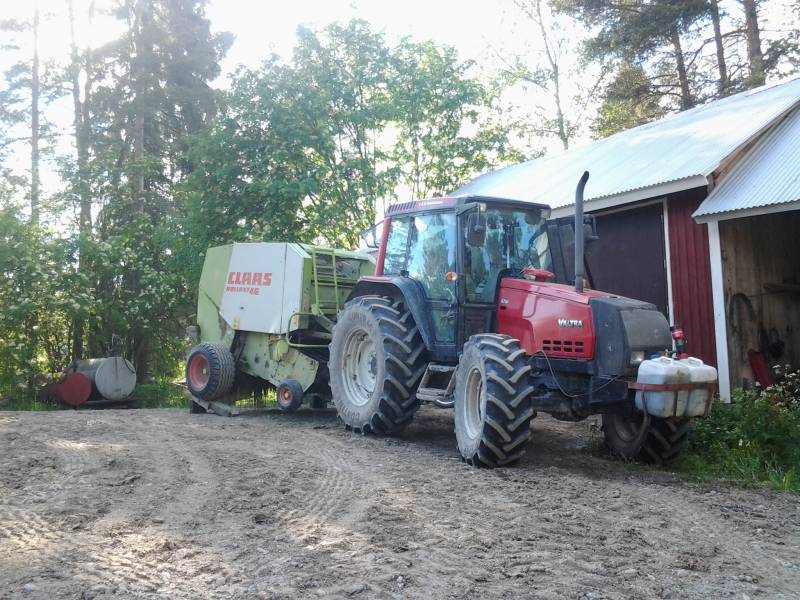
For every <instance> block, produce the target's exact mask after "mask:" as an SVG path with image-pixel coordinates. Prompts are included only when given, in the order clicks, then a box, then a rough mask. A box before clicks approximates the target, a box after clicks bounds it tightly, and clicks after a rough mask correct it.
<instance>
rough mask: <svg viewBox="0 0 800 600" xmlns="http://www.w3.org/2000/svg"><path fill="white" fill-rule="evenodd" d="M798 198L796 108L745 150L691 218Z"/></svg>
mask: <svg viewBox="0 0 800 600" xmlns="http://www.w3.org/2000/svg"><path fill="white" fill-rule="evenodd" d="M796 200H800V109H795V110H794V112H792V113H791V114H790V115H789V116H788V117H786V118H785V119H784V120H783V121H782V122H781V123H780V124H779V125H778V126H777V127H775V129H773V130H772V131H770V132H769V133H767V134H766V135H765V136H764V137H763V138H761V139H760V140H758V142H756V144H755V145H754V146H753V147H752V148H751V149H750V150H748V151H747V153H746V154H745V155H744V157H743V158H742V159H741V160H740V161H739V162H737V163H736V167H735V168H734V169H732V170H731V172H730V173H729V174H728V175H725V176H723V177H722V178H721V179H720V182H719V185H717V187H715V188H714V190H713V191H712V192H711V193H710V194H709V196H708V198H706V199H705V200H704V201H703V203H702V204H701V205H700V206H699V208H698V209H697V211H695V213H694V214H693V215H692V216H693V217H695V218H701V217H704V216H709V215H714V214H719V213H725V212H730V211H735V210H746V209H750V208H760V207H764V206H772V205H776V204H784V203H786V202H794V201H796Z"/></svg>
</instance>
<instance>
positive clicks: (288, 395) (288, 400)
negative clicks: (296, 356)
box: [275, 379, 304, 413]
mask: <svg viewBox="0 0 800 600" xmlns="http://www.w3.org/2000/svg"><path fill="white" fill-rule="evenodd" d="M303 395H304V394H303V386H301V385H300V383H299V382H297V381H295V380H294V379H287V380H286V381H284V382H283V383H281V384H280V385H279V386H278V391H277V394H276V396H275V397H276V398H277V402H278V408H280V409H281V412H285V413H293V412H295V411H297V409H298V408H300V407H301V406H302V405H303Z"/></svg>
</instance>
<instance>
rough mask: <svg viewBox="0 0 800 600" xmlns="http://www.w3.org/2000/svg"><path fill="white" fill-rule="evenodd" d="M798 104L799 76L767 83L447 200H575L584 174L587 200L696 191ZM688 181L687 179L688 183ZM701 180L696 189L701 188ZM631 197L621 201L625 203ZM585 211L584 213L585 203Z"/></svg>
mask: <svg viewBox="0 0 800 600" xmlns="http://www.w3.org/2000/svg"><path fill="white" fill-rule="evenodd" d="M798 103H800V79H794V80H792V81H788V82H784V83H781V84H773V85H768V86H764V87H761V88H757V89H755V90H750V91H748V92H743V93H741V94H736V95H735V96H730V97H728V98H724V99H722V100H717V101H715V102H711V103H709V104H704V105H702V106H698V107H696V108H693V109H692V110H687V111H685V112H682V113H677V114H675V115H671V116H669V117H666V118H664V119H661V120H660V121H656V122H654V123H648V124H647V125H642V126H640V127H636V128H635V129H630V130H628V131H623V132H621V133H618V134H616V135H613V136H611V137H608V138H604V139H601V140H598V141H596V142H592V143H590V144H588V145H585V146H582V147H576V148H574V149H571V150H569V151H567V152H565V153H563V154H560V155H556V156H547V157H544V158H539V159H536V160H532V161H529V162H526V163H522V164H519V165H514V166H512V167H506V168H504V169H499V170H497V171H494V172H491V173H487V174H485V175H482V176H480V177H478V178H477V179H474V180H473V181H471V182H470V183H468V184H467V185H465V186H464V187H462V188H460V189H458V190H457V191H455V192H454V193H453V195H472V194H474V195H485V196H498V197H503V198H511V199H517V200H527V201H531V202H541V203H544V204H549V205H550V206H552V207H553V208H557V207H561V206H568V205H570V204H572V203H573V202H574V193H575V186H576V184H577V183H578V179H579V178H580V176H581V173H582V172H583V171H585V170H588V171H589V172H590V173H591V178H590V179H589V183H588V185H587V186H586V192H585V197H586V199H587V201H591V200H596V199H600V198H610V197H614V196H620V203H623V202H625V201H626V200H625V198H624V197H622V195H623V194H625V195H628V194H629V192H633V191H635V190H644V189H647V188H652V190H648V191H652V194H646V195H642V197H643V198H644V197H652V196H657V195H659V193H660V192H659V190H658V187H659V186H662V185H664V184H668V183H672V185H671V186H670V187H671V188H672V191H675V188H676V185H675V184H674V182H680V181H683V180H685V181H686V186H685V187H682V186H681V185H677V188H678V189H688V188H691V187H697V186H698V180H697V178H698V176H700V177H707V176H708V175H709V174H711V173H712V172H713V171H714V170H715V169H717V168H718V167H719V166H720V164H722V163H723V162H724V161H725V159H726V158H727V157H729V156H730V155H731V154H733V153H734V152H735V151H736V150H737V149H738V148H741V147H742V146H743V145H744V144H746V143H747V142H748V141H750V140H751V139H752V138H753V137H754V136H756V135H757V134H759V133H760V132H762V131H763V130H764V129H765V128H766V127H768V126H769V125H770V124H771V123H772V122H774V121H775V120H776V119H778V118H779V117H781V116H782V115H783V114H785V113H786V112H787V111H788V110H790V109H791V108H792V107H793V106H795V105H797V104H798ZM692 178H694V180H692ZM702 181H703V180H702V179H700V185H702ZM632 199H635V198H628V200H632ZM588 208H591V206H589V207H588Z"/></svg>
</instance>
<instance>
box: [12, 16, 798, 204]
mask: <svg viewBox="0 0 800 600" xmlns="http://www.w3.org/2000/svg"><path fill="white" fill-rule="evenodd" d="M792 1H793V0H763V1H762V2H761V3H760V7H761V8H760V10H761V15H760V16H761V19H762V24H763V23H766V24H767V26H768V27H773V28H779V27H780V26H781V24H782V19H783V18H784V17H783V15H785V14H786V6H787V5H788V3H789V2H792ZM73 2H74V6H75V13H76V17H77V18H76V22H77V38H78V39H79V40H80V44H81V45H82V46H92V47H96V46H98V45H101V44H102V43H104V42H106V41H109V40H111V39H114V38H115V37H117V36H118V35H119V33H120V31H121V30H120V24H119V23H116V22H115V21H114V20H113V19H111V18H109V17H104V16H102V15H99V14H98V15H96V16H95V18H94V21H93V23H92V24H91V25H90V23H89V21H88V19H87V17H86V15H87V13H88V10H87V9H88V6H89V5H90V3H91V2H94V3H95V4H96V6H98V7H103V6H108V5H110V4H111V0H73ZM36 5H38V6H39V9H40V11H41V13H42V22H41V26H40V31H41V33H40V54H41V56H42V59H43V60H48V59H53V60H58V61H61V62H62V63H63V62H65V61H66V60H67V58H68V54H69V30H68V26H67V19H66V0H28V1H27V2H25V1H24V0H23V1H19V0H0V19H7V18H17V19H29V18H30V15H31V14H32V11H33V7H34V6H36ZM722 7H723V9H727V10H729V11H731V12H736V11H741V4H740V3H739V2H738V0H722ZM206 14H207V16H208V17H209V19H210V20H211V24H212V29H213V30H214V31H230V32H231V33H233V34H234V36H235V41H234V44H233V46H232V47H231V49H230V50H229V52H228V55H227V57H226V58H225V60H224V62H223V65H222V66H223V75H222V76H221V77H220V78H219V79H218V80H217V81H215V82H214V83H213V85H214V86H216V87H218V88H225V87H227V85H228V76H229V75H230V73H232V72H233V71H234V70H235V69H236V67H237V66H238V65H245V66H248V67H251V68H255V67H257V66H258V65H259V64H260V62H261V61H262V60H263V59H265V58H266V57H267V56H269V55H270V54H271V53H277V54H279V55H280V56H283V57H286V58H288V57H289V56H290V55H291V51H292V47H293V46H294V42H295V32H296V30H297V27H298V26H299V25H301V24H304V25H310V26H312V27H322V26H324V25H326V24H328V23H330V22H332V21H341V22H344V21H348V20H350V19H352V18H361V19H365V20H366V21H369V22H370V23H371V24H372V27H373V29H375V30H377V31H382V32H383V33H384V34H385V36H386V38H387V40H388V41H389V42H390V43H391V42H393V41H396V40H398V39H399V38H401V37H403V36H411V37H413V38H415V39H417V40H420V41H421V40H434V41H436V42H438V43H440V44H449V45H452V46H454V47H455V48H456V49H457V50H458V52H459V55H460V57H461V58H462V59H469V60H474V61H475V62H476V63H477V67H476V68H477V69H478V71H479V72H480V73H482V74H483V75H485V76H491V75H493V74H495V73H496V72H497V70H498V68H499V66H500V63H501V61H502V57H509V56H515V55H522V56H527V57H533V58H534V60H535V57H536V56H537V53H540V52H541V44H540V42H539V36H538V32H537V31H536V30H535V29H534V27H533V24H532V23H530V22H525V21H524V20H521V19H519V17H518V16H517V15H518V13H517V11H516V10H515V8H514V5H513V0H483V1H479V0H404V1H403V2H391V1H388V0H279V1H275V0H262V1H258V0H210V2H209V3H208V5H207V7H206ZM562 24H563V28H564V29H563V31H564V33H565V35H566V36H567V37H568V38H569V39H570V44H571V46H572V48H571V50H576V49H577V47H578V45H579V43H580V38H581V36H582V35H583V32H582V31H581V30H580V29H579V28H578V27H577V26H576V25H574V24H573V23H572V22H571V21H570V20H569V19H566V18H564V19H563V20H562ZM777 35H779V33H778V34H777ZM573 54H574V53H573ZM4 61H8V59H7V58H6V57H5V56H4V55H2V54H0V69H3V70H4V69H5V68H6V67H7V66H8V63H7V62H6V63H4ZM589 79H591V74H590V73H587V72H585V71H580V70H579V68H578V66H577V65H576V64H574V62H573V63H572V64H568V65H567V77H566V82H565V86H564V87H565V88H566V89H565V96H567V97H569V96H571V95H572V94H574V93H576V92H577V91H578V89H579V86H580V85H581V84H583V85H586V84H587V80H589ZM0 85H2V83H0ZM515 93H516V96H515V97H514V98H513V101H514V103H515V104H517V105H519V106H522V107H523V109H524V107H525V106H533V105H535V104H537V103H541V102H542V98H541V96H540V95H538V96H537V93H536V92H534V91H533V90H530V89H528V90H516V92H515ZM48 110H49V111H50V112H49V115H50V116H51V118H52V119H53V120H55V121H57V122H58V123H59V124H62V125H64V128H65V129H68V128H69V124H70V123H71V100H70V99H69V98H64V99H62V100H61V101H60V102H59V103H57V104H55V105H54V106H53V107H51V108H50V109H48ZM588 140H589V137H588V134H587V133H583V134H582V137H580V138H579V139H578V140H576V141H577V142H578V143H583V142H586V141H588ZM63 143H65V144H68V143H69V136H65V141H64V142H63ZM545 147H546V149H547V151H548V152H549V153H554V152H558V151H560V148H559V145H558V144H557V143H552V144H547V145H545ZM65 150H66V151H69V147H68V146H67V147H66V148H65ZM28 152H29V150H27V149H26V148H25V149H21V150H20V151H19V152H18V156H17V159H18V162H19V164H20V165H25V161H26V158H27V155H28ZM43 185H44V187H45V189H46V190H47V189H54V188H55V186H57V185H58V179H57V177H56V175H55V172H53V171H52V170H51V171H49V172H44V173H43Z"/></svg>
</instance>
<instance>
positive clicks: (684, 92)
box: [671, 29, 694, 110]
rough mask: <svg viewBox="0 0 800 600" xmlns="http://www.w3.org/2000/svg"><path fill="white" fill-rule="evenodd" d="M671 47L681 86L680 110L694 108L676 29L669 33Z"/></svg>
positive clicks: (679, 38)
mask: <svg viewBox="0 0 800 600" xmlns="http://www.w3.org/2000/svg"><path fill="white" fill-rule="evenodd" d="M671 38H672V47H673V49H674V51H675V65H676V66H677V68H678V81H679V82H680V86H681V110H687V109H689V108H692V106H694V99H693V98H692V91H691V89H689V76H688V75H687V73H686V63H685V62H684V60H683V49H682V48H681V36H680V34H679V33H678V30H677V29H673V30H672V33H671Z"/></svg>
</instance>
